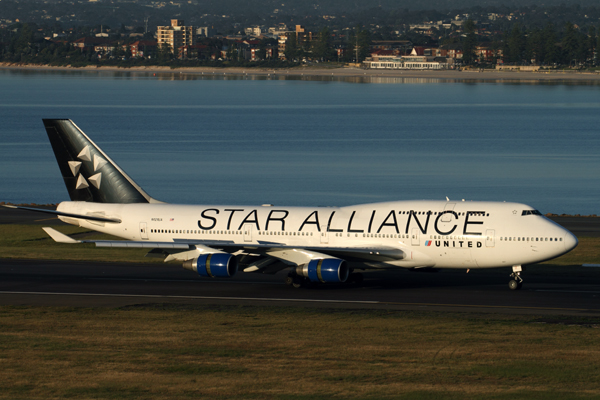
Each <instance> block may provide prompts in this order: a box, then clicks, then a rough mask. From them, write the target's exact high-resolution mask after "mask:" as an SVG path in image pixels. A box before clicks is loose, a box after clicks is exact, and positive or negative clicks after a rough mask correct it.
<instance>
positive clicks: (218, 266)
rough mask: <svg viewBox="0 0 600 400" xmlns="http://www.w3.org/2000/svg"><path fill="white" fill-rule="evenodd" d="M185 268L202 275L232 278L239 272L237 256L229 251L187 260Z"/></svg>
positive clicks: (184, 264)
mask: <svg viewBox="0 0 600 400" xmlns="http://www.w3.org/2000/svg"><path fill="white" fill-rule="evenodd" d="M183 268H185V269H189V270H191V271H196V272H197V273H198V275H200V276H206V277H211V278H215V277H217V278H231V277H232V276H234V275H235V274H236V273H237V270H238V263H237V259H236V258H235V256H232V255H231V254H229V253H212V254H203V255H201V256H200V257H198V258H196V259H194V260H188V261H185V262H184V263H183Z"/></svg>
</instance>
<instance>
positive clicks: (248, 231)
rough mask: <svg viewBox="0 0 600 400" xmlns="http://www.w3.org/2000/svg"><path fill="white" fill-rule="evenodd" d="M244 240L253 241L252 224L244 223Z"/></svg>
mask: <svg viewBox="0 0 600 400" xmlns="http://www.w3.org/2000/svg"><path fill="white" fill-rule="evenodd" d="M243 229H244V242H251V241H252V225H244V226H243Z"/></svg>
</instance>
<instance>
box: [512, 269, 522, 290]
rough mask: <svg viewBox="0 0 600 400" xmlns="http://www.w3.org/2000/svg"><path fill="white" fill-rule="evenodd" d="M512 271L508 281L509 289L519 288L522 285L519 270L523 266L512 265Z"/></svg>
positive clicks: (520, 270)
mask: <svg viewBox="0 0 600 400" xmlns="http://www.w3.org/2000/svg"><path fill="white" fill-rule="evenodd" d="M512 268H513V272H512V274H510V278H511V279H510V281H508V287H509V288H510V290H519V289H521V287H522V286H523V278H521V272H522V271H523V267H521V266H520V265H514V266H513V267H512Z"/></svg>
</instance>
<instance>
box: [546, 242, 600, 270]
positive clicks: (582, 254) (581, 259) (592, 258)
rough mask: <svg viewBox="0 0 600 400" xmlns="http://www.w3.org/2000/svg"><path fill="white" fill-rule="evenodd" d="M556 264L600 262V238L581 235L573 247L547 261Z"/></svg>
mask: <svg viewBox="0 0 600 400" xmlns="http://www.w3.org/2000/svg"><path fill="white" fill-rule="evenodd" d="M549 263H552V264H556V265H581V264H600V238H599V237H582V238H579V244H578V245H577V247H575V249H573V250H572V251H570V252H569V253H567V254H565V255H564V256H561V257H559V258H557V259H554V260H551V261H549Z"/></svg>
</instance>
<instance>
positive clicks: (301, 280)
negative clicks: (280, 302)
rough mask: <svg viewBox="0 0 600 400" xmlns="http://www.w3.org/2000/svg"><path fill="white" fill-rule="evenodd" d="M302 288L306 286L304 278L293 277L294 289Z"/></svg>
mask: <svg viewBox="0 0 600 400" xmlns="http://www.w3.org/2000/svg"><path fill="white" fill-rule="evenodd" d="M302 286H304V278H302V277H300V276H297V275H296V276H293V277H292V287H293V288H294V289H300V288H301V287H302Z"/></svg>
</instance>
